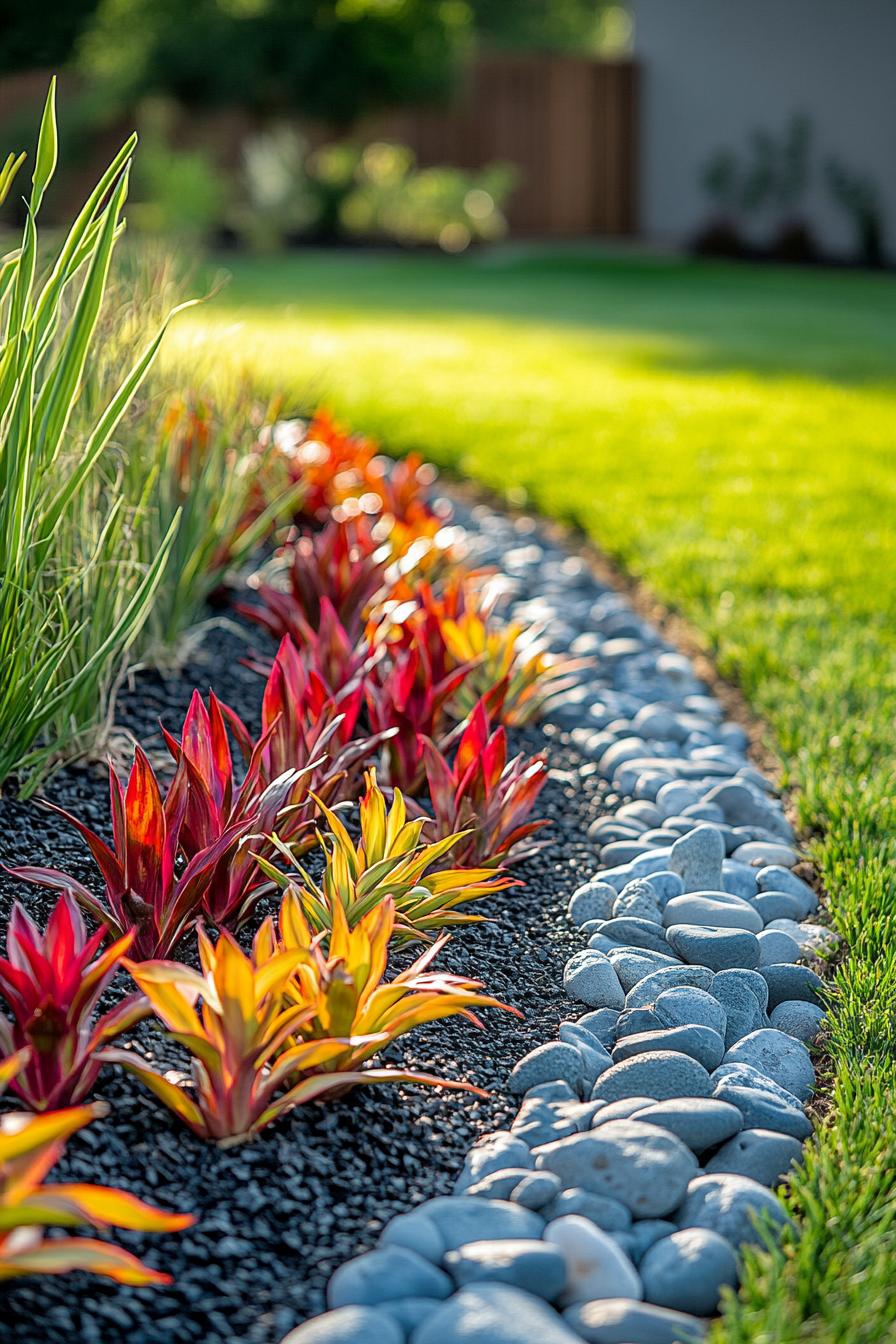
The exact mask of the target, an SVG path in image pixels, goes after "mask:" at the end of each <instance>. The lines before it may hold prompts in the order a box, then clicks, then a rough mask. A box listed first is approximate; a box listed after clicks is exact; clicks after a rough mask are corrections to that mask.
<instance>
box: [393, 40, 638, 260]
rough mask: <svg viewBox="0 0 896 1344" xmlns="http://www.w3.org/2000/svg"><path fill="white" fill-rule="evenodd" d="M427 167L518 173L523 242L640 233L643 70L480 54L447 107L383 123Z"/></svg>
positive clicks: (514, 218) (516, 221) (513, 209)
mask: <svg viewBox="0 0 896 1344" xmlns="http://www.w3.org/2000/svg"><path fill="white" fill-rule="evenodd" d="M370 129H371V131H372V132H373V133H375V134H377V135H379V136H382V137H384V138H390V139H394V140H398V141H401V142H402V143H403V144H408V145H410V146H411V148H412V149H414V150H415V152H416V153H417V156H418V159H419V161H420V163H421V164H422V165H425V166H429V165H435V164H450V165H452V166H454V167H458V168H471V169H473V168H481V167H484V166H485V165H486V164H488V163H493V162H495V161H504V162H508V163H512V164H514V165H515V166H516V168H517V170H518V173H519V184H518V186H517V189H516V191H515V192H514V195H513V198H512V200H511V202H510V206H509V210H508V215H509V221H510V227H511V232H512V233H513V234H514V235H516V236H517V237H522V236H528V237H539V236H540V237H545V238H551V237H553V238H559V237H569V238H571V237H583V236H587V235H592V234H605V235H616V236H621V235H630V234H633V233H634V232H635V231H636V227H637V201H636V182H637V170H636V169H637V165H636V162H635V156H636V143H637V68H636V66H635V64H634V63H633V62H631V61H614V62H609V61H596V60H589V59H585V58H582V57H575V56H548V55H541V54H535V55H519V56H516V55H507V54H501V55H493V56H487V55H484V56H481V57H480V58H479V60H478V61H477V62H476V64H475V66H474V67H473V69H472V71H471V72H470V75H469V77H468V80H467V83H466V87H465V88H464V89H463V90H461V92H460V93H459V94H458V95H457V98H456V99H455V101H454V103H453V104H452V105H450V106H449V107H447V108H411V109H405V110H402V111H398V112H394V113H392V114H390V115H388V116H385V117H379V118H377V119H376V120H375V121H374V122H373V123H371V127H370Z"/></svg>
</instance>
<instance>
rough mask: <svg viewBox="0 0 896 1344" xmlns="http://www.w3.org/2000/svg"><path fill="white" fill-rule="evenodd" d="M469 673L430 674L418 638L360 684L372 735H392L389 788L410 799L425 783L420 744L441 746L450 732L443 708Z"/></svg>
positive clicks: (429, 664)
mask: <svg viewBox="0 0 896 1344" xmlns="http://www.w3.org/2000/svg"><path fill="white" fill-rule="evenodd" d="M469 670H470V668H469V666H468V665H464V666H461V667H458V668H455V670H454V671H452V672H449V673H447V675H445V676H442V677H438V676H437V675H436V674H434V671H433V665H432V661H431V659H430V655H429V650H428V649H427V647H426V644H425V642H424V641H423V639H422V638H420V637H419V636H418V635H417V634H416V632H413V633H412V634H411V635H410V637H409V638H408V639H407V640H406V641H404V642H403V643H402V644H401V645H393V646H392V648H391V649H390V656H389V657H388V658H387V659H385V660H384V661H383V662H382V663H379V664H378V665H377V666H376V667H375V668H373V670H372V671H371V673H370V675H369V676H368V678H367V680H366V681H365V683H364V695H365V699H366V701H367V715H368V718H369V720H370V726H371V728H372V729H373V730H374V732H377V733H382V732H386V731H388V730H389V729H394V730H395V731H394V735H393V736H392V737H391V739H390V740H389V741H388V742H387V743H386V756H387V774H388V782H389V784H391V785H392V787H393V788H399V789H401V790H402V791H403V792H405V793H408V794H414V793H415V792H417V791H418V790H419V788H420V785H421V784H422V783H423V779H424V767H423V739H424V738H431V739H433V740H434V741H436V742H438V743H439V744H440V745H442V746H444V745H445V742H446V741H447V738H448V735H449V734H450V731H451V729H452V728H453V726H454V725H453V722H452V721H451V720H450V719H449V717H448V715H447V712H446V707H447V704H448V702H449V700H450V698H451V696H452V695H453V694H454V693H455V691H456V690H457V689H458V687H459V686H460V685H461V683H462V682H463V680H464V678H465V677H466V676H467V674H468V672H469Z"/></svg>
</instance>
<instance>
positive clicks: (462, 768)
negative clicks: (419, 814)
mask: <svg viewBox="0 0 896 1344" xmlns="http://www.w3.org/2000/svg"><path fill="white" fill-rule="evenodd" d="M423 760H424V765H425V768H426V779H427V783H428V785H429V796H430V798H431V800H432V806H433V812H434V814H435V834H436V837H438V838H441V837H443V836H447V835H456V834H457V832H458V831H463V832H464V836H463V839H461V840H460V841H458V843H457V844H456V845H455V847H454V849H453V850H452V852H451V862H452V863H457V864H471V865H472V864H477V863H478V864H482V865H484V866H485V867H486V868H490V867H498V866H499V865H500V864H507V863H519V862H520V861H521V860H522V859H526V858H529V857H530V856H531V855H532V854H534V853H535V852H536V851H537V850H538V849H540V848H541V846H542V844H543V843H544V842H543V841H538V840H534V839H533V836H534V835H535V833H536V832H537V831H539V830H540V829H541V828H542V827H543V826H546V825H547V824H548V823H547V821H546V820H538V821H529V817H530V815H531V813H532V809H533V808H534V806H535V804H536V802H537V801H538V795H539V794H540V793H541V790H542V789H543V788H544V786H545V784H546V783H547V778H548V767H547V760H546V758H545V756H544V755H541V754H540V755H538V756H530V757H528V758H527V757H525V756H522V755H520V756H515V757H514V758H513V759H512V760H510V761H508V759H507V734H506V733H505V731H504V729H503V728H502V727H498V728H495V729H494V730H493V731H492V729H491V728H490V724H489V718H488V713H487V711H486V707H485V702H484V701H483V700H480V701H479V702H478V703H477V705H476V707H475V709H474V710H473V713H472V714H471V715H470V721H469V723H468V724H467V726H466V728H465V729H464V732H463V734H462V736H461V738H460V741H459V742H458V745H457V751H456V753H455V757H454V761H453V762H450V761H449V760H448V758H447V756H445V755H444V754H443V753H442V752H441V751H439V749H438V747H437V746H436V745H435V743H434V742H431V741H429V740H426V741H424V743H423Z"/></svg>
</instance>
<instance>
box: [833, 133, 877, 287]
mask: <svg viewBox="0 0 896 1344" xmlns="http://www.w3.org/2000/svg"><path fill="white" fill-rule="evenodd" d="M825 177H826V179H827V186H828V190H829V191H830V193H831V195H832V197H833V198H834V200H835V201H836V203H837V204H838V205H839V206H840V208H841V210H843V211H844V212H845V214H846V215H847V216H848V218H849V222H850V224H851V225H852V229H853V236H854V247H855V251H854V258H855V262H856V264H857V265H858V266H867V267H870V268H871V269H872V270H878V269H880V267H882V266H886V264H887V259H886V254H885V251H884V216H883V206H882V205H881V198H880V190H879V188H878V186H877V183H876V182H874V181H872V179H871V178H870V177H865V176H864V175H863V174H862V173H857V172H854V171H853V170H851V169H850V168H847V166H846V164H844V163H841V162H840V161H839V160H838V159H834V158H831V159H828V161H827V163H826V165H825Z"/></svg>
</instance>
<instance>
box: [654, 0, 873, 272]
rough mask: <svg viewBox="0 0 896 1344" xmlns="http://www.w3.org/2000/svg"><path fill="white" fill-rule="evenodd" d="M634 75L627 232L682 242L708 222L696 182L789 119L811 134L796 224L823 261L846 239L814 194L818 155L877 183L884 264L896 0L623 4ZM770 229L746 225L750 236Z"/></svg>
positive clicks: (819, 183)
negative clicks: (727, 153)
mask: <svg viewBox="0 0 896 1344" xmlns="http://www.w3.org/2000/svg"><path fill="white" fill-rule="evenodd" d="M630 7H631V10H632V12H633V16H634V24H635V33H634V49H635V55H636V57H637V58H638V60H639V62H640V66H641V76H640V78H641V91H640V94H641V131H640V208H639V215H640V228H641V232H642V233H643V234H644V235H645V236H646V237H650V238H655V239H658V240H665V241H670V242H676V243H679V242H684V241H687V240H688V239H689V238H691V237H692V236H693V234H694V233H695V232H696V231H697V229H698V228H699V227H700V225H701V224H702V223H704V222H706V220H707V218H708V216H709V214H710V213H711V206H710V202H709V201H708V198H707V196H706V195H705V193H704V191H703V190H702V188H701V186H700V182H699V176H700V172H701V169H702V168H703V167H704V166H705V164H706V162H707V160H708V159H709V158H711V157H712V155H713V153H714V152H715V151H717V150H718V149H720V148H731V149H735V150H742V149H745V147H746V144H747V138H748V136H749V133H750V132H751V131H752V130H754V129H755V128H758V127H762V128H765V129H767V130H769V131H772V132H774V133H775V134H780V133H781V131H783V129H784V128H785V126H786V125H787V123H788V121H789V120H790V118H791V117H792V116H793V114H794V113H805V114H806V115H807V117H808V118H809V120H810V122H811V124H812V130H813V158H814V161H815V164H816V172H815V174H814V180H813V184H812V187H811V188H810V191H809V193H808V195H807V198H806V201H807V208H806V214H807V216H808V218H809V220H810V222H811V224H812V226H813V230H814V232H815V233H816V236H817V237H818V238H819V240H820V241H821V242H822V243H823V244H824V246H825V247H826V248H827V249H829V250H830V251H832V252H840V253H844V252H846V251H848V250H849V246H850V243H851V238H852V235H851V231H850V228H849V224H848V221H847V219H846V217H845V216H844V214H843V213H842V211H841V210H840V208H839V207H838V206H837V205H836V204H834V203H833V201H832V200H831V198H830V194H829V192H828V191H827V188H826V186H825V184H824V181H823V177H824V174H823V173H822V171H821V170H820V167H819V165H820V163H821V162H822V161H823V159H824V158H825V157H827V156H828V155H834V156H836V157H837V158H838V159H841V160H842V161H843V162H844V163H845V164H846V165H848V166H849V168H850V169H851V170H853V171H858V170H860V171H862V172H863V173H866V174H868V175H869V176H871V177H872V178H873V179H874V180H875V182H876V183H877V185H878V187H879V189H880V192H881V195H882V199H883V205H884V210H885V214H886V240H887V247H888V251H889V252H890V253H891V254H892V255H893V256H896V0H631V6H630ZM763 227H764V228H765V229H766V230H767V229H768V228H769V223H768V221H766V222H765V224H764V226H763V224H762V222H761V221H757V224H756V229H757V230H761V229H762V228H763Z"/></svg>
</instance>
